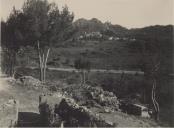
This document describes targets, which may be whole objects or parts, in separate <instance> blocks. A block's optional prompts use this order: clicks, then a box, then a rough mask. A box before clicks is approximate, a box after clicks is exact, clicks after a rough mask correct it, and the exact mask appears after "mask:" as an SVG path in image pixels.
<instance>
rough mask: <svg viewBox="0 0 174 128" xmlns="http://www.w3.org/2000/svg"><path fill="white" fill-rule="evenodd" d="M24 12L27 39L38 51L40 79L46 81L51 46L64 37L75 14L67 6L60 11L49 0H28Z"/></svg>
mask: <svg viewBox="0 0 174 128" xmlns="http://www.w3.org/2000/svg"><path fill="white" fill-rule="evenodd" d="M23 13H24V15H25V16H26V17H27V18H28V19H27V21H26V25H25V28H26V30H27V33H26V36H25V37H26V38H25V40H26V42H28V43H29V44H28V45H32V46H35V48H36V50H37V51H38V58H39V68H40V80H41V81H43V82H45V79H46V68H47V61H48V58H49V53H50V50H51V47H52V46H53V45H55V44H56V43H58V42H60V41H62V40H63V39H64V33H65V32H66V31H67V30H68V28H69V27H70V26H72V21H73V18H74V15H73V13H70V12H69V10H68V7H67V6H65V7H63V9H62V10H61V11H60V10H59V9H58V7H57V5H56V4H55V3H48V1H47V0H27V1H26V2H25V3H24V5H23Z"/></svg>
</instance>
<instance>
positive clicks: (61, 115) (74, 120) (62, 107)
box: [39, 93, 114, 127]
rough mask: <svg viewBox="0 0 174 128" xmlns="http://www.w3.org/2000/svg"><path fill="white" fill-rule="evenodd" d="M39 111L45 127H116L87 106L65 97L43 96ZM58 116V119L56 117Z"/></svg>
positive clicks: (55, 95)
mask: <svg viewBox="0 0 174 128" xmlns="http://www.w3.org/2000/svg"><path fill="white" fill-rule="evenodd" d="M39 111H40V114H41V117H42V120H43V122H45V126H57V127H60V126H61V124H62V122H64V126H65V127H78V126H80V127H94V126H95V127H110V126H114V125H113V124H112V123H110V122H109V123H108V122H107V121H106V120H104V119H102V118H101V117H100V115H99V114H95V113H94V112H92V111H90V110H89V109H88V108H87V107H85V106H80V105H79V104H77V102H76V101H75V100H74V99H72V98H69V97H66V96H65V95H60V94H59V95H58V94H56V93H55V94H52V95H49V94H47V95H43V96H40V98H39ZM55 115H57V117H56V116H55Z"/></svg>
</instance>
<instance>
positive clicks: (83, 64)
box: [74, 58, 91, 86]
mask: <svg viewBox="0 0 174 128" xmlns="http://www.w3.org/2000/svg"><path fill="white" fill-rule="evenodd" d="M74 67H75V68H76V69H77V70H78V71H79V73H80V74H81V85H82V86H83V85H85V84H86V75H87V73H89V71H90V68H91V63H90V61H89V60H87V59H82V58H79V59H76V60H75V61H74Z"/></svg>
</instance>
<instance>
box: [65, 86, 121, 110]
mask: <svg viewBox="0 0 174 128" xmlns="http://www.w3.org/2000/svg"><path fill="white" fill-rule="evenodd" d="M63 91H67V92H68V94H71V95H72V98H73V99H75V100H76V101H77V102H78V104H81V105H86V106H88V107H90V105H91V107H93V106H94V104H95V106H103V107H110V109H111V110H116V111H118V110H119V100H118V99H117V97H116V96H115V95H114V94H113V93H112V92H108V91H104V90H103V89H102V88H100V87H91V86H89V85H85V86H70V87H67V88H65V89H63ZM91 101H93V102H91ZM91 103H92V104H91ZM97 104H98V105H97Z"/></svg>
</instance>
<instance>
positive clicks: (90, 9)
mask: <svg viewBox="0 0 174 128" xmlns="http://www.w3.org/2000/svg"><path fill="white" fill-rule="evenodd" d="M24 1H25V0H0V2H1V3H0V4H1V8H0V9H1V10H0V16H1V18H2V19H4V20H6V18H7V17H8V15H9V13H10V11H11V10H12V7H13V6H15V7H16V9H20V8H21V7H22V5H23V2H24ZM48 1H50V2H51V1H54V2H56V3H57V4H58V6H59V7H60V8H61V7H62V6H63V5H65V4H66V5H67V6H68V7H69V9H70V10H71V11H73V12H74V14H75V19H78V18H86V19H91V18H94V17H95V18H98V19H99V20H101V21H102V22H105V21H110V22H111V23H113V24H119V25H122V26H125V27H128V28H135V27H144V26H149V25H156V24H159V25H167V24H173V23H174V22H173V21H174V16H173V13H174V10H173V7H174V2H173V0H48Z"/></svg>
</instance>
